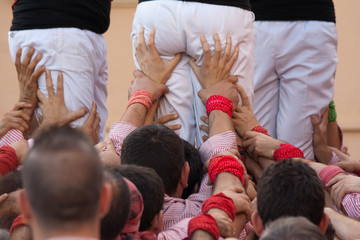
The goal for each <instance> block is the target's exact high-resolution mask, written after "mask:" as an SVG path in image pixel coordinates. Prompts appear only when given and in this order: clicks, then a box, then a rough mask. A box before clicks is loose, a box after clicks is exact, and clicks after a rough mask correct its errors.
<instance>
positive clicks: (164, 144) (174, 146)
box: [121, 124, 189, 197]
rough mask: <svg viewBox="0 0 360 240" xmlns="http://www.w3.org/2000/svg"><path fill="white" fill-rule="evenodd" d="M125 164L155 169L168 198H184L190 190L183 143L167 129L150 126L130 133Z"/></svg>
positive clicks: (126, 146) (125, 145) (123, 155)
mask: <svg viewBox="0 0 360 240" xmlns="http://www.w3.org/2000/svg"><path fill="white" fill-rule="evenodd" d="M121 162H122V164H134V165H138V166H144V167H149V168H152V169H154V170H155V172H156V173H157V174H158V175H159V176H160V178H161V179H162V181H163V183H164V188H165V193H167V194H168V195H171V196H178V197H180V196H181V194H182V190H183V188H185V187H187V178H188V174H189V165H188V164H187V163H186V162H185V160H184V146H183V142H182V140H181V139H180V137H179V136H178V135H176V133H175V132H174V131H172V130H170V129H169V128H168V127H166V126H164V125H160V124H152V125H146V126H143V127H141V128H138V129H136V130H135V131H133V132H132V133H130V134H129V135H128V136H127V137H126V138H125V140H124V143H123V146H122V150H121Z"/></svg>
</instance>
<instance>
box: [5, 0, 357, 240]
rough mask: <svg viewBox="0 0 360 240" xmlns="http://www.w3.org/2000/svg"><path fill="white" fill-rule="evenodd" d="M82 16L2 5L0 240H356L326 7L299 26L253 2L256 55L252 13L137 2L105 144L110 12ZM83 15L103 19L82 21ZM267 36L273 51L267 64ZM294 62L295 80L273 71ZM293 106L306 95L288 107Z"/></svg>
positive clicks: (39, 6)
mask: <svg viewBox="0 0 360 240" xmlns="http://www.w3.org/2000/svg"><path fill="white" fill-rule="evenodd" d="M86 1H89V0H86ZM86 1H85V0H77V1H76V2H77V4H74V3H73V2H71V1H70V2H68V1H62V0H61V1H60V0H52V1H49V0H44V1H43V0H41V1H40V0H37V1H34V0H18V1H15V3H14V6H13V11H14V19H13V24H12V27H11V31H10V32H9V44H10V51H11V54H12V56H13V59H14V63H15V67H16V71H17V77H18V82H19V89H20V94H19V102H18V103H16V104H15V107H14V108H13V109H12V110H11V111H9V112H8V113H5V114H4V115H3V117H2V118H1V120H0V138H1V140H0V239H17V240H20V239H24V240H25V239H35V240H38V239H41V240H45V239H58V240H65V239H89V240H90V239H103V240H110V239H112V240H115V239H116V240H120V239H123V240H141V239H144V240H153V239H169V240H176V239H179V240H183V239H194V240H195V239H198V240H199V239H201V240H205V239H209V240H210V239H263V240H269V239H344V240H348V239H357V238H360V223H359V220H360V184H359V183H360V180H359V179H360V178H359V176H360V161H359V160H355V159H353V158H352V157H351V156H349V154H348V153H347V149H346V147H345V146H344V145H343V139H342V131H341V128H340V127H339V126H338V124H337V122H336V110H335V104H334V102H333V101H331V99H332V97H333V92H332V91H333V77H334V73H335V69H336V62H337V58H336V39H335V40H334V35H336V29H335V23H334V22H335V15H334V14H335V13H334V9H333V5H332V1H328V2H327V1H323V2H327V3H326V4H325V6H326V8H324V9H323V8H321V9H322V10H321V11H320V10H319V11H315V10H314V9H317V8H318V6H316V7H314V6H313V5H311V6H312V7H310V8H306V9H308V10H309V9H311V11H310V10H309V11H308V12H306V13H303V14H300V15H298V12H297V11H296V10H299V9H298V8H295V9H294V8H292V7H291V6H288V7H287V8H286V7H283V8H282V7H280V6H282V5H279V6H278V7H277V9H278V10H279V11H278V12H277V14H275V15H272V14H270V13H271V11H269V13H267V11H266V10H269V9H268V8H269V7H271V4H270V5H269V6H266V4H265V2H264V1H261V0H253V1H250V2H251V3H252V6H251V7H252V10H253V11H254V12H255V13H258V15H256V16H259V19H260V20H261V21H260V22H258V23H256V24H255V26H256V30H257V32H256V34H258V30H259V33H260V34H259V35H256V41H255V31H254V26H253V13H252V12H251V11H250V3H249V1H246V0H239V1H220V2H217V1H215V2H213V1H212V0H204V1H200V2H187V1H185V2H180V1H145V2H141V1H140V4H139V6H138V9H137V12H136V14H135V17H134V26H133V33H132V35H131V37H132V40H133V45H134V46H133V48H134V59H135V63H136V66H137V67H138V68H139V69H138V70H135V71H134V79H133V80H132V81H131V83H130V86H129V90H128V93H129V94H128V104H127V107H126V109H124V114H123V116H122V117H121V118H120V120H119V121H118V122H115V123H113V124H112V126H111V128H110V131H109V133H108V136H107V139H105V125H104V123H105V121H106V118H107V110H106V103H105V102H106V95H107V93H106V81H107V80H106V79H107V63H106V46H105V41H104V39H103V38H102V37H101V34H102V33H103V32H105V31H106V29H107V28H108V25H109V13H110V1H108V0H96V1H95V0H94V1H89V2H86ZM74 2H75V1H74ZM278 2H282V1H278ZM300 2H301V1H300ZM319 2H321V1H319ZM95 3H96V4H95ZM330 3H331V4H330ZM82 4H85V5H84V6H87V8H81V6H82ZM283 4H284V3H283ZM296 4H299V1H295V0H294V5H296ZM302 4H304V5H306V3H305V2H302ZM319 4H320V3H319ZM323 4H324V3H323ZM72 5H73V8H68V7H69V6H72ZM320 5H321V4H320ZM43 9H47V10H46V11H43ZM199 9H201V10H202V11H199ZM284 9H285V10H287V11H285V12H286V14H284V12H283V11H281V10H284ZM290 10H291V11H290ZM313 11H315V12H316V14H315V15H316V16H317V17H316V18H315V19H313V16H314V15H313V14H312V13H313ZM54 12H55V13H57V14H54ZM99 12H100V13H102V14H100V13H99ZM209 13H211V14H212V16H213V15H214V14H216V16H217V17H218V18H214V19H211V20H207V18H205V15H206V14H209ZM281 13H283V15H282V14H281ZM320 13H321V14H320ZM34 14H35V15H36V16H37V17H34ZM89 14H90V15H91V14H95V15H96V14H97V15H96V16H98V17H99V16H103V18H101V17H99V18H95V17H94V19H91V20H90V21H89V22H90V23H89V22H87V21H83V20H84V19H89ZM204 14H205V15H204ZM104 16H105V17H104ZM279 16H281V17H280V18H279ZM45 18H48V21H45V22H44V21H40V20H41V19H42V20H44V19H45ZM239 18H240V19H243V20H245V21H243V22H242V24H243V25H241V26H240V27H239V26H235V25H234V24H232V23H231V22H232V21H234V20H238V19H239ZM274 18H275V19H274ZM277 18H279V19H277ZM164 19H166V20H167V21H168V22H167V24H166V25H161V24H159V23H160V22H159V21H160V20H164ZM274 20H279V22H277V21H274ZM283 20H287V22H283ZM299 20H302V21H299ZM87 23H89V24H90V25H88V24H87ZM179 23H181V24H179ZM305 25H306V28H308V29H305ZM224 26H226V27H224ZM236 27H239V28H240V29H239V31H235V32H236V33H234V32H233V30H234V28H236ZM300 28H304V29H305V30H306V31H307V30H309V31H314V28H315V29H323V28H325V29H326V31H324V32H326V33H327V37H329V39H330V40H329V39H326V36H322V35H321V34H320V32H321V31H319V33H318V35H317V36H318V38H317V39H316V41H319V42H316V41H315V40H313V39H312V40H313V41H312V42H311V41H309V42H306V43H302V44H299V42H302V41H304V40H303V37H304V33H303V32H302V33H299V31H300ZM332 29H335V33H334V32H331V30H332ZM305 30H304V31H305ZM266 31H269V32H271V33H272V34H273V33H274V34H276V32H279V35H278V37H280V39H282V38H283V42H280V45H283V46H282V47H283V48H284V49H282V50H279V47H280V46H272V47H274V49H276V50H277V51H278V52H277V53H276V54H275V55H276V57H275V58H276V61H275V60H274V64H273V65H271V64H270V63H267V62H266V61H265V60H264V59H265V55H266V50H269V49H270V46H268V45H266V44H270V43H269V42H268V41H267V40H265V39H266V38H265V35H266V34H265V32H266ZM315 31H316V30H315ZM284 32H286V33H287V34H289V35H292V34H293V33H297V35H296V36H292V38H291V39H288V36H287V37H286V36H284ZM329 32H330V33H329ZM306 34H307V33H306ZM285 35H286V34H285ZM325 35H326V34H325ZM259 36H261V39H258V38H259ZM268 37H269V38H272V36H268ZM171 38H174V39H171ZM321 39H322V40H321ZM309 40H310V39H309ZM262 41H264V42H262ZM297 41H299V42H297ZM321 41H324V44H321V43H320V42H321ZM270 42H271V41H270ZM290 42H291V43H292V44H294V43H295V45H292V44H290ZM325 43H326V44H325ZM334 43H335V46H334ZM278 44H279V43H278ZM307 44H310V45H311V44H312V45H313V46H315V49H316V51H315V50H314V49H310V50H308V48H309V46H308V45H307ZM254 45H255V48H254ZM258 45H261V46H262V47H263V48H264V49H262V48H261V47H258ZM275 45H277V44H275ZM334 48H335V56H334V55H333V52H332V50H334ZM261 49H262V50H261ZM299 49H300V50H299ZM254 50H255V64H254V56H253V55H254ZM263 50H264V51H263ZM290 50H291V51H293V52H292V53H290V52H291V51H290ZM307 50H308V51H307ZM262 51H263V52H262ZM301 51H304V53H301V54H300V52H301ZM314 51H315V52H316V53H312V52H314ZM270 52H271V51H270ZM284 53H286V54H284ZM269 54H273V53H269ZM282 54H284V55H286V57H284V56H281V55H282ZM312 54H313V55H312ZM295 55H296V56H295ZM300 55H301V56H300ZM307 55H311V56H307ZM330 55H331V56H332V58H329V56H330ZM315 56H316V57H320V59H322V60H324V61H322V62H321V63H319V62H318V59H316V58H315ZM262 57H263V58H264V59H263V60H264V61H263V62H261V58H262ZM267 57H269V56H267ZM325 59H327V60H328V62H326V61H325ZM296 61H297V63H298V64H299V62H301V64H302V65H301V64H300V65H301V66H302V67H303V68H300V69H297V70H296V71H290V70H286V68H289V69H293V68H294V66H295V65H296V64H295V63H294V62H296ZM285 63H286V64H288V66H285V65H286V64H285ZM261 64H268V65H267V67H266V68H263V67H261ZM311 64H313V66H311V67H310V65H311ZM254 65H255V66H254ZM329 66H331V67H329ZM272 68H274V69H272ZM254 69H255V71H254ZM271 69H272V70H271ZM304 69H311V70H312V71H310V72H311V73H307V74H308V75H307V76H306V77H304V75H303V74H305V72H306V71H305V70H304ZM272 71H273V72H272ZM282 71H283V72H282ZM313 72H316V74H315V73H313ZM274 73H275V74H277V75H278V77H276V78H277V79H276V80H275V79H272V80H269V79H271V78H272V77H271V76H270V75H271V74H274ZM254 75H255V85H254V84H253V78H254ZM264 75H266V76H267V77H268V78H267V80H264V79H266V77H265V76H264ZM309 78H311V79H309ZM312 78H314V79H312ZM261 79H262V80H261ZM296 79H301V81H300V80H299V81H298V80H296ZM312 80H314V81H312ZM275 82H276V83H275ZM304 82H306V83H305V85H306V86H307V87H306V88H305V87H304V86H303V85H302V83H304ZM274 84H275V85H277V86H275V85H274ZM254 86H255V88H254ZM319 86H321V87H319ZM269 87H270V88H269ZM303 88H304V89H303ZM299 89H301V90H299ZM292 91H298V94H293V95H292ZM303 91H305V94H308V95H311V96H310V97H309V98H307V99H306V101H305V100H304V99H303V100H304V102H305V103H299V98H303V95H302V93H303ZM254 93H255V94H254ZM330 101H331V102H330ZM329 103H330V104H329ZM303 104H305V105H303ZM253 107H254V109H255V110H253ZM296 107H298V109H302V110H303V112H304V114H303V115H302V116H299V115H296V116H294V115H293V114H294V111H295V110H296ZM270 112H271V113H270ZM267 113H269V115H267ZM309 124H310V126H308V125H309ZM309 129H310V130H309ZM312 129H313V132H312ZM104 139H105V140H104Z"/></svg>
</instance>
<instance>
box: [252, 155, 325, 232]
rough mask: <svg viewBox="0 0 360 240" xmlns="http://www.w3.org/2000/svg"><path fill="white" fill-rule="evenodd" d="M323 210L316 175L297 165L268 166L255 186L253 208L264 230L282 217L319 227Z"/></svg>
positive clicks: (323, 200) (306, 167) (321, 187)
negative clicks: (297, 218)
mask: <svg viewBox="0 0 360 240" xmlns="http://www.w3.org/2000/svg"><path fill="white" fill-rule="evenodd" d="M324 206H325V196H324V190H323V185H322V183H321V181H320V179H319V177H318V175H317V174H316V172H315V171H314V170H313V169H312V168H311V167H309V166H308V165H307V164H305V163H303V162H301V161H293V160H291V159H286V160H283V161H281V162H278V163H275V164H272V165H271V166H270V167H268V168H267V169H266V170H265V171H264V172H263V174H262V176H261V178H260V180H259V183H258V186H257V208H258V212H259V215H260V218H261V220H262V223H263V225H264V226H265V225H266V224H267V223H268V222H271V221H274V220H276V219H278V218H280V217H283V216H303V217H306V218H307V219H309V220H310V221H311V222H312V223H314V224H315V225H319V223H320V221H321V219H322V216H323V212H324Z"/></svg>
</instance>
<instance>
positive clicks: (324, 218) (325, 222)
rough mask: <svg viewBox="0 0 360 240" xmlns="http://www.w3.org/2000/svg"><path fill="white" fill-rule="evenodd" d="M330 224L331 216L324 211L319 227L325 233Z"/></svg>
mask: <svg viewBox="0 0 360 240" xmlns="http://www.w3.org/2000/svg"><path fill="white" fill-rule="evenodd" d="M328 225H329V216H328V215H327V214H326V213H325V212H324V213H323V216H322V218H321V221H320V223H319V229H320V231H321V232H322V233H325V232H326V230H327V227H328Z"/></svg>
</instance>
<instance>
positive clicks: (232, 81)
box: [227, 76, 238, 84]
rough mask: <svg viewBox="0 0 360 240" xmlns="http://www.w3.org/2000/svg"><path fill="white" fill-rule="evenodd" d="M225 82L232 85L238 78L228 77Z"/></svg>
mask: <svg viewBox="0 0 360 240" xmlns="http://www.w3.org/2000/svg"><path fill="white" fill-rule="evenodd" d="M227 80H228V81H229V82H231V83H232V84H235V83H236V82H237V81H238V78H237V76H230V77H228V78H227Z"/></svg>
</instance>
